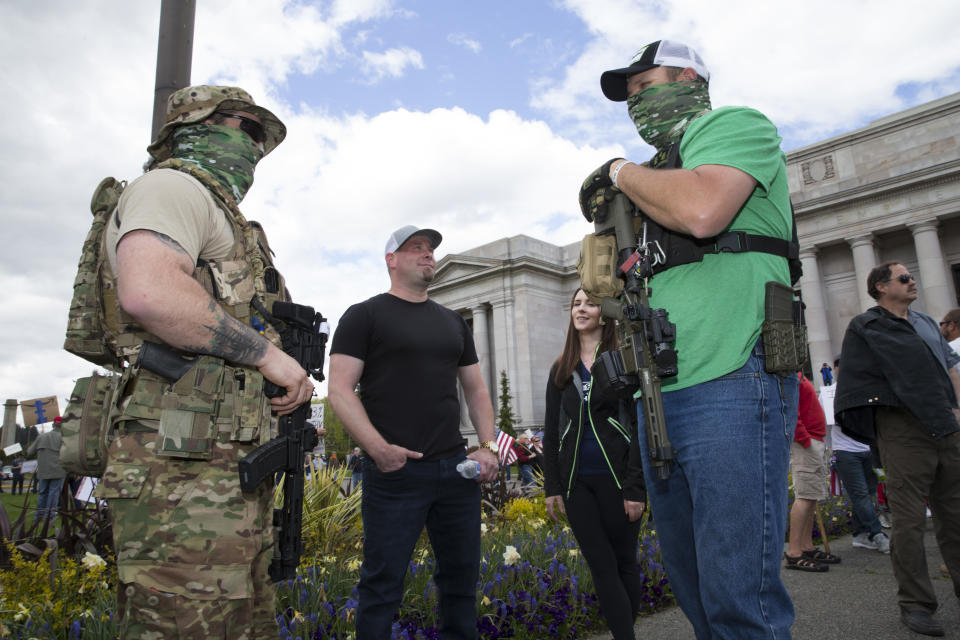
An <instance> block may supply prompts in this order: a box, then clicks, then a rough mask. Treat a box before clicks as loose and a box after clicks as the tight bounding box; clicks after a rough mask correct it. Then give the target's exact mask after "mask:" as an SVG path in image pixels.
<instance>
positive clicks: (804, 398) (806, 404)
mask: <svg viewBox="0 0 960 640" xmlns="http://www.w3.org/2000/svg"><path fill="white" fill-rule="evenodd" d="M797 375H798V376H799V377H800V406H799V410H798V411H797V428H796V430H795V431H794V433H793V441H794V442H799V443H800V444H802V445H803V446H804V447H809V446H810V438H814V439H816V440H820V441H821V442H822V441H823V438H824V437H825V436H826V435H827V417H826V416H825V415H824V413H823V407H821V406H820V401H819V400H817V392H816V391H814V389H813V384H812V383H811V382H810V381H809V380H807V379H806V378H805V377H804V375H803V374H802V373H798V374H797Z"/></svg>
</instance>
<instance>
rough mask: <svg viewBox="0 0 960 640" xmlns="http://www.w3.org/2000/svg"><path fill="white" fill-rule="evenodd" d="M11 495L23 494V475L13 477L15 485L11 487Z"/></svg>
mask: <svg viewBox="0 0 960 640" xmlns="http://www.w3.org/2000/svg"><path fill="white" fill-rule="evenodd" d="M10 493H23V474H22V473H21V474H18V475H14V476H13V484H11V485H10Z"/></svg>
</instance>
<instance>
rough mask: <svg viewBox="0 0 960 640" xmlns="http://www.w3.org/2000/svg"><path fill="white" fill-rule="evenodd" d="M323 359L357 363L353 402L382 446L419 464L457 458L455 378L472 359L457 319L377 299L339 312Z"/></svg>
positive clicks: (460, 444) (436, 309)
mask: <svg viewBox="0 0 960 640" xmlns="http://www.w3.org/2000/svg"><path fill="white" fill-rule="evenodd" d="M330 353H331V354H334V353H341V354H344V355H348V356H353V357H354V358H358V359H360V360H363V363H364V364H363V373H362V374H361V376H360V400H361V402H362V403H363V408H364V409H366V411H367V415H368V416H369V418H370V422H372V423H373V426H374V427H376V428H377V431H379V432H380V435H382V436H383V437H384V439H385V440H386V441H387V442H389V443H390V444H396V445H400V446H401V447H406V448H407V449H410V450H412V451H420V452H421V453H423V457H424V459H425V460H439V459H441V458H446V457H449V456H452V455H455V454H456V453H458V452H460V451H463V448H464V446H466V440H464V439H463V437H462V436H461V435H460V398H459V396H458V393H457V374H458V372H459V368H460V367H466V366H469V365H472V364H476V363H477V362H478V359H477V351H476V348H475V347H474V345H473V336H471V335H470V329H469V328H468V327H467V323H466V322H464V320H463V318H461V317H460V314H458V313H455V312H453V311H451V310H450V309H447V308H446V307H443V306H441V305H439V304H437V303H436V302H434V301H432V300H427V301H426V302H408V301H406V300H403V299H401V298H398V297H396V296H393V295H391V294H389V293H381V294H380V295H378V296H374V297H372V298H370V299H369V300H366V301H364V302H361V303H359V304H355V305H353V306H351V307H350V308H349V309H347V311H346V313H344V314H343V317H342V318H341V319H340V322H339V323H338V324H337V330H336V332H335V333H334V334H333V345H332V346H331V347H330Z"/></svg>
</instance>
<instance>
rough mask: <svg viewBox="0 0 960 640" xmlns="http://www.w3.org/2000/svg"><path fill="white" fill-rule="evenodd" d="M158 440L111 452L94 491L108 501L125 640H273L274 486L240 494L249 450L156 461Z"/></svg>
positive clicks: (129, 442) (131, 438)
mask: <svg viewBox="0 0 960 640" xmlns="http://www.w3.org/2000/svg"><path fill="white" fill-rule="evenodd" d="M155 439H156V433H155V432H133V433H130V432H127V433H124V434H123V435H121V436H120V437H118V438H117V439H116V440H114V442H113V443H112V444H111V446H110V455H109V462H108V466H107V470H106V472H105V473H104V477H103V481H102V483H101V484H100V486H99V487H98V488H97V492H98V495H99V496H100V497H103V498H106V499H107V500H108V501H109V505H110V513H111V518H112V521H113V540H114V547H115V549H116V554H117V568H118V572H119V581H120V584H119V585H118V588H117V616H118V619H119V624H120V629H121V637H122V638H148V639H150V640H161V639H163V640H166V639H169V638H224V639H227V638H229V639H230V640H237V639H248V640H252V639H254V638H276V637H277V633H278V632H277V624H276V610H275V604H274V595H275V590H274V587H273V585H272V584H271V583H270V580H269V578H268V576H267V568H268V566H269V564H270V558H271V555H272V552H273V550H272V546H273V531H272V528H271V513H272V511H271V507H272V504H271V498H272V492H271V491H270V489H271V487H269V486H266V485H264V486H262V487H261V488H260V490H258V492H257V493H256V494H243V493H241V491H240V482H239V478H238V475H237V460H238V459H239V458H241V457H243V456H244V455H245V454H246V453H247V452H248V451H249V450H250V449H251V447H250V446H248V445H238V444H237V443H235V442H218V443H215V444H214V451H213V458H212V459H211V460H183V459H177V458H168V457H160V456H156V455H154V454H153V443H154V440H155Z"/></svg>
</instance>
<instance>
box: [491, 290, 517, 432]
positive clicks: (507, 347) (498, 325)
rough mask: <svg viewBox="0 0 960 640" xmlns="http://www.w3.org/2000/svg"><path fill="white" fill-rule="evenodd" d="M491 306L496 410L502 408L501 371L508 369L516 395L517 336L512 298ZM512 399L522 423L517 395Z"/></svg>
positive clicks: (492, 397)
mask: <svg viewBox="0 0 960 640" xmlns="http://www.w3.org/2000/svg"><path fill="white" fill-rule="evenodd" d="M491 306H492V307H493V348H494V353H495V355H494V357H493V362H494V368H493V370H492V377H493V379H494V385H493V389H492V390H491V392H490V396H491V399H492V400H493V408H494V411H495V412H496V411H499V410H500V403H499V395H500V371H502V370H506V372H507V379H508V380H509V381H510V395H511V396H515V395H516V380H517V337H516V327H515V325H514V321H513V320H514V319H513V300H512V299H510V298H505V299H501V300H497V301H496V302H492V303H491ZM511 400H512V402H511V404H512V407H513V412H514V414H515V415H516V416H517V420H518V422H520V423H521V424H522V422H523V416H520V415H519V412H518V411H517V403H516V397H513V398H511Z"/></svg>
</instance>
